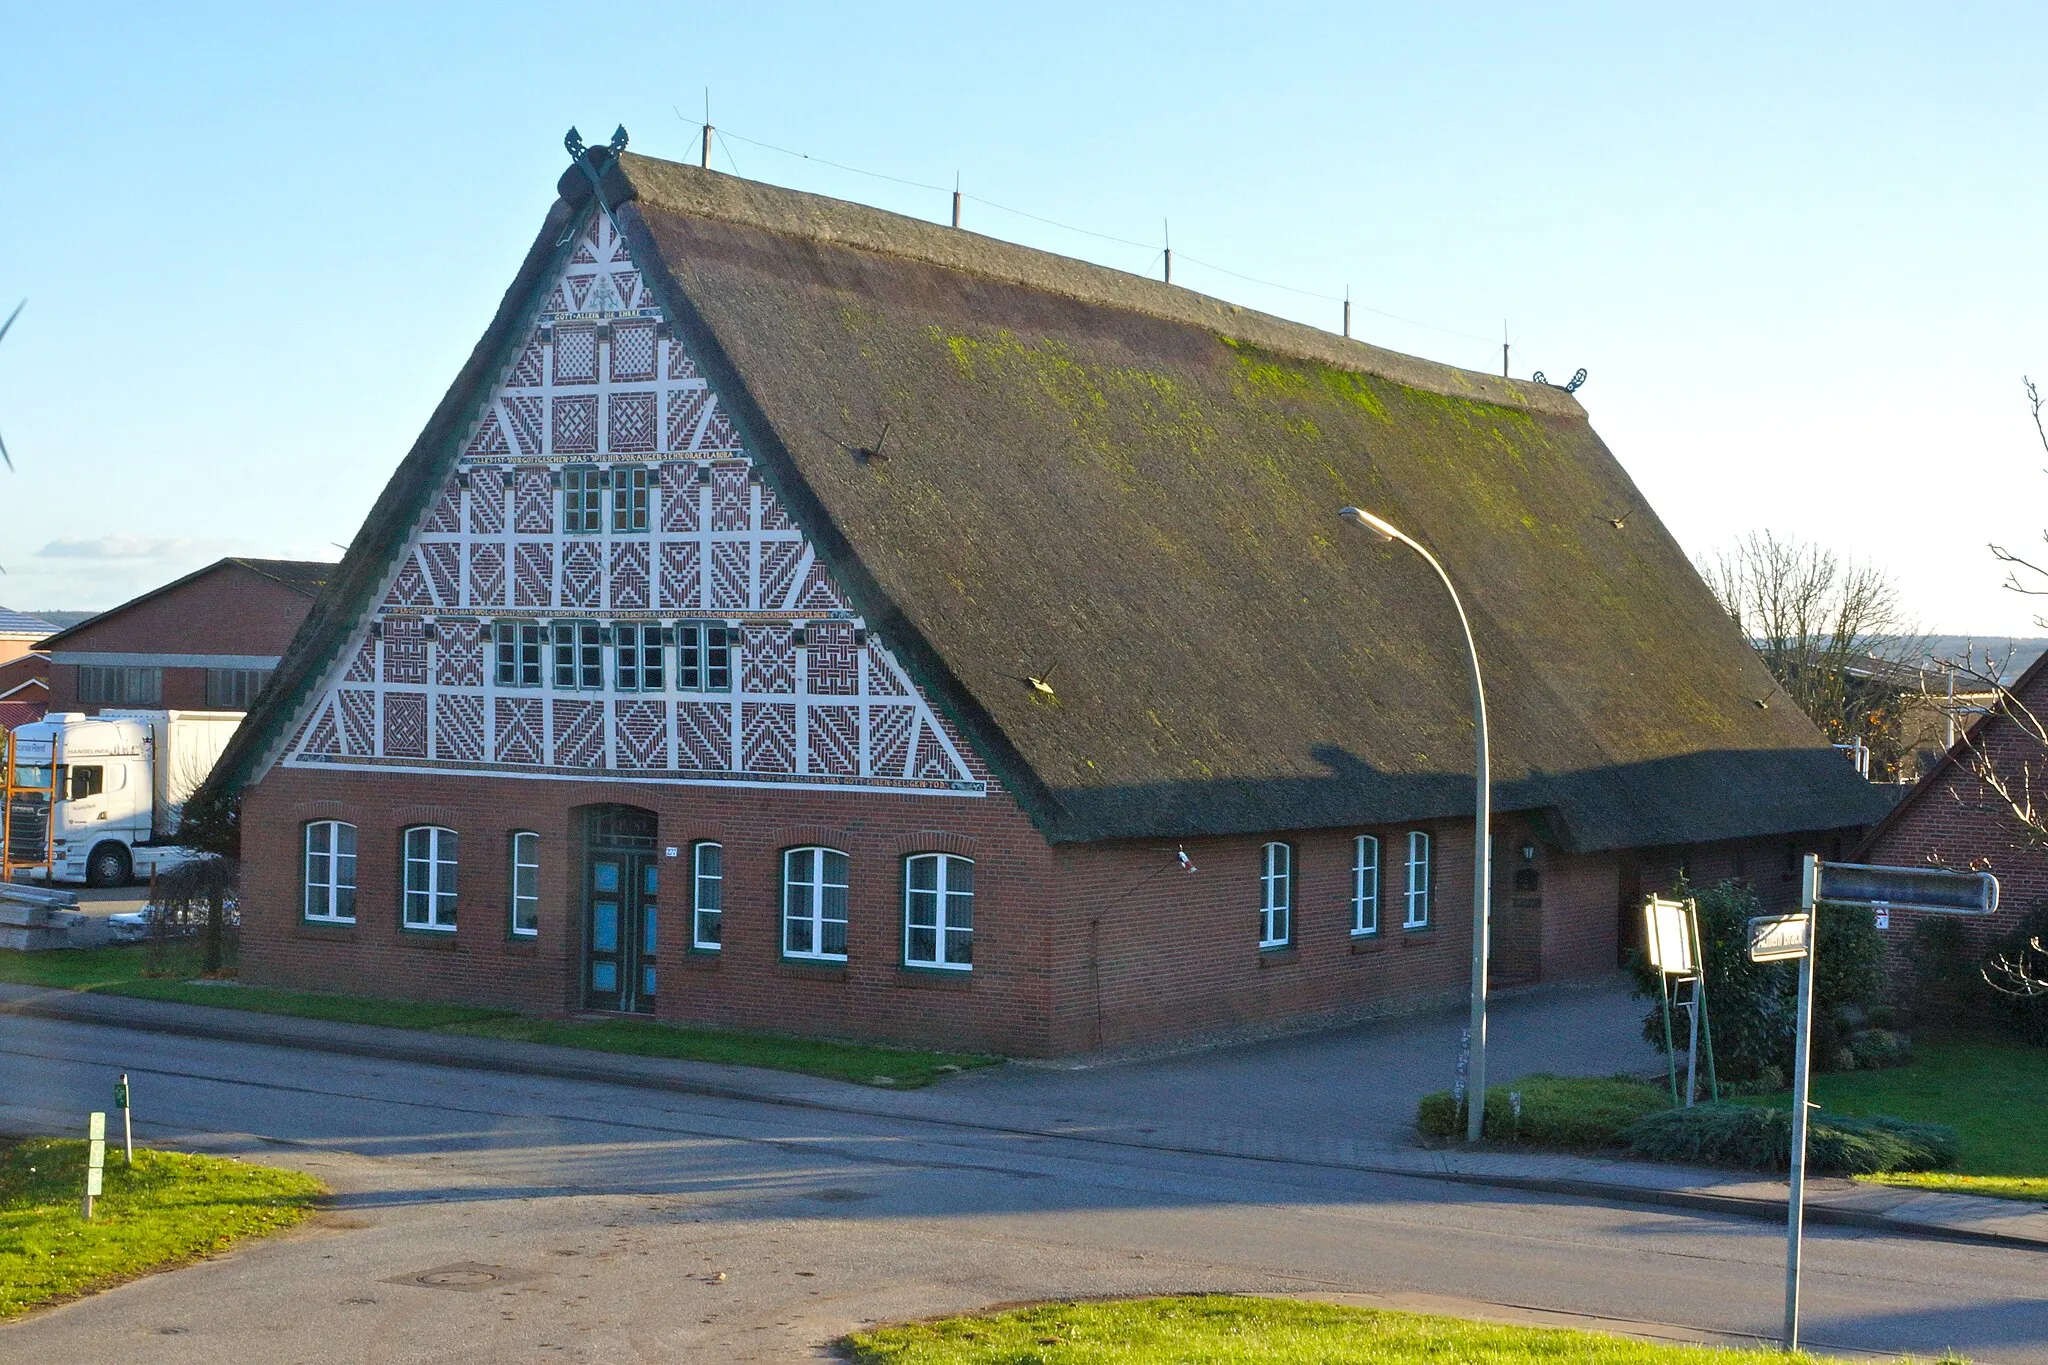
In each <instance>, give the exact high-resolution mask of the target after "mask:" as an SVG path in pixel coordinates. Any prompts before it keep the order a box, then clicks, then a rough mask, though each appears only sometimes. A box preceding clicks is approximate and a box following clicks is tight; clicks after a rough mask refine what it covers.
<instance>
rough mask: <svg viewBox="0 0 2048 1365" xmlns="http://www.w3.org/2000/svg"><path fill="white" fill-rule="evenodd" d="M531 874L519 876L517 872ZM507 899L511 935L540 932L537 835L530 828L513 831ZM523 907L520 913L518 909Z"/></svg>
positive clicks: (526, 934)
mask: <svg viewBox="0 0 2048 1365" xmlns="http://www.w3.org/2000/svg"><path fill="white" fill-rule="evenodd" d="M522 872H524V873H528V874H530V875H528V876H526V877H521V876H520V875H519V874H520V873H522ZM507 890H508V891H509V893H510V894H509V895H507V896H506V901H507V902H508V903H509V905H510V907H511V916H512V921H511V927H512V935H513V937H514V938H537V937H539V935H540V835H538V834H536V833H534V832H533V831H532V830H530V829H515V830H513V831H512V880H511V881H510V882H509V883H508V884H507ZM522 911H524V913H523V914H522V913H521V912H522Z"/></svg>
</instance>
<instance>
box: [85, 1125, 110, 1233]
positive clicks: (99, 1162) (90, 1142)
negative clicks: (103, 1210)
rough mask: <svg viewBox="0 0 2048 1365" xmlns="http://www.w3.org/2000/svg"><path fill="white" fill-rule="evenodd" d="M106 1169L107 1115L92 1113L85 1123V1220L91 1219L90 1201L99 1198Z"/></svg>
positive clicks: (89, 1220)
mask: <svg viewBox="0 0 2048 1365" xmlns="http://www.w3.org/2000/svg"><path fill="white" fill-rule="evenodd" d="M106 1169H107V1116H106V1115H105V1114H97V1113H96V1114H94V1115H93V1116H92V1117H91V1118H90V1119H88V1120H87V1121H86V1125H85V1208H84V1210H83V1212H84V1215H85V1220H86V1221H87V1222H91V1221H92V1201H93V1200H95V1199H97V1198H99V1193H100V1182H101V1180H102V1179H103V1178H104V1176H105V1173H106Z"/></svg>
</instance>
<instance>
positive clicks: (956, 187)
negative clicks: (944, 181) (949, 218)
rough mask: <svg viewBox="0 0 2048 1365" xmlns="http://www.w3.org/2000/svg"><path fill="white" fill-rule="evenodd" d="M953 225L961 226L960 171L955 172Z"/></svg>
mask: <svg viewBox="0 0 2048 1365" xmlns="http://www.w3.org/2000/svg"><path fill="white" fill-rule="evenodd" d="M953 226H954V227H959V226H960V172H958V171H955V172H953Z"/></svg>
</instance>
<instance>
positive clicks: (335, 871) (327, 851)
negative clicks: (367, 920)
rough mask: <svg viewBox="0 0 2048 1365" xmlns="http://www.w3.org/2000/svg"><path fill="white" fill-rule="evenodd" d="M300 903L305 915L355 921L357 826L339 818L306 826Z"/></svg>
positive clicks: (336, 921) (339, 921)
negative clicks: (344, 822) (343, 821)
mask: <svg viewBox="0 0 2048 1365" xmlns="http://www.w3.org/2000/svg"><path fill="white" fill-rule="evenodd" d="M302 881H303V883H304V885H303V886H302V888H301V895H300V897H299V903H300V905H301V907H302V908H303V911H304V914H305V916H306V918H307V919H310V920H319V921H321V922H322V923H326V924H354V923H355V922H356V827H355V826H354V825H347V824H343V823H342V822H341V821H339V820H314V821H312V822H311V823H309V824H308V825H307V826H306V860H305V875H304V877H303V878H302Z"/></svg>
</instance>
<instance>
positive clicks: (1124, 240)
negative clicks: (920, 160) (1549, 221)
mask: <svg viewBox="0 0 2048 1365" xmlns="http://www.w3.org/2000/svg"><path fill="white" fill-rule="evenodd" d="M669 107H670V108H671V109H674V108H675V106H674V105H670V106H669ZM675 113H676V117H677V118H678V119H681V120H682V121H683V123H684V124H686V125H688V126H690V127H693V128H702V127H703V126H704V125H703V124H702V123H700V122H698V121H697V120H695V119H689V118H683V111H682V110H680V109H676V111H675ZM713 136H714V137H716V138H717V139H718V140H719V141H721V142H724V141H726V140H727V139H731V140H732V141H735V142H744V143H746V144H747V145H748V146H750V147H759V148H761V149H762V150H764V151H770V152H776V153H778V154H780V155H782V156H791V157H795V158H796V159H797V160H799V161H810V162H815V163H816V164H818V165H820V166H830V167H831V168H832V169H833V170H835V171H845V172H847V173H848V174H850V175H864V176H867V177H868V178H869V179H871V180H886V181H888V182H889V183H890V184H892V185H907V186H909V187H910V188H911V189H915V190H930V191H931V192H932V193H934V194H953V193H958V191H957V190H949V189H947V188H946V187H945V186H944V185H932V184H927V183H926V182H924V181H922V180H911V179H908V178H906V177H904V176H900V175H887V174H884V173H883V172H881V171H870V170H866V169H864V168H862V167H860V166H849V165H847V164H846V163H845V162H843V161H833V160H830V159H828V158H826V157H822V156H813V155H812V154H811V153H809V152H799V151H796V150H794V149H792V148H789V147H778V146H776V145H775V144H774V143H772V142H763V141H761V140H760V139H758V138H751V137H745V136H743V135H741V134H739V133H733V132H728V131H726V130H725V129H723V128H720V129H718V130H717V131H716V132H715V133H714V134H713ZM725 159H726V160H727V161H728V162H731V164H732V168H733V173H734V174H739V163H738V162H737V161H734V160H733V155H732V148H731V147H730V146H728V147H727V148H726V149H725ZM960 197H961V198H962V199H965V200H968V201H970V202H972V203H976V204H980V205H981V206H982V207H983V208H991V209H995V210H996V211H997V212H999V213H1008V214H1014V215H1015V216H1017V217H1019V218H1028V219H1030V220H1031V221H1032V222H1034V223H1043V224H1044V225H1045V226H1047V227H1052V228H1058V229H1059V230H1060V231H1062V232H1076V233H1079V234H1080V235H1081V236H1083V237H1093V238H1095V239H1096V240H1097V241H1102V242H1115V243H1116V244H1117V245H1118V246H1129V247H1136V248H1138V249H1139V250H1141V251H1150V252H1152V259H1151V262H1150V263H1149V264H1148V265H1147V266H1146V269H1147V270H1149V269H1151V266H1152V265H1156V264H1158V262H1159V259H1160V252H1159V250H1158V248H1157V247H1155V246H1154V245H1153V244H1152V243H1151V242H1136V241H1132V240H1131V239H1130V238H1129V237H1118V236H1115V235H1114V234H1112V233H1107V232H1097V231H1095V230H1094V229H1093V228H1084V227H1076V226H1074V224H1072V223H1062V222H1060V221H1059V220H1058V219H1056V218H1047V217H1045V216H1044V215H1042V214H1037V213H1031V212H1028V211H1026V210H1024V209H1019V208H1011V207H1010V206H1009V205H1008V204H998V203H997V202H996V201H995V200H993V199H984V198H982V197H981V196H980V195H978V194H965V193H961V194H960ZM1181 259H1182V260H1183V261H1185V262H1187V263H1188V264H1189V265H1196V266H1200V267H1201V268H1202V269H1204V270H1213V271H1215V272H1216V273H1217V274H1219V275H1228V276H1229V277H1230V278H1231V279H1234V280H1243V281H1244V282H1245V283H1246V284H1256V285H1258V286H1260V287H1261V288H1265V289H1279V290H1284V291H1285V292H1287V293H1289V294H1299V295H1301V296H1302V297H1303V298H1309V299H1320V300H1322V301H1323V302H1325V303H1344V302H1347V300H1346V299H1345V298H1344V297H1343V296H1342V295H1339V294H1325V293H1323V292H1321V291H1320V290H1315V289H1303V288H1300V287H1299V286H1297V285H1292V284H1281V283H1280V282H1279V281H1278V280H1262V279H1260V278H1259V277H1258V276H1256V275H1247V274H1245V273H1243V272H1242V271H1237V270H1232V269H1230V268H1228V267H1227V266H1220V265H1214V264H1212V263H1210V262H1208V261H1204V260H1200V259H1198V258H1196V257H1194V256H1188V255H1185V254H1183V255H1182V256H1181ZM1350 302H1351V304H1352V307H1354V308H1356V309H1357V310H1359V311H1360V312H1364V313H1371V314H1372V315H1373V316H1374V317H1382V318H1386V319H1387V320H1388V321H1390V322H1398V323H1401V324H1402V325H1404V326H1407V327H1420V328H1422V329H1423V330H1424V331H1426V332H1437V333H1440V334H1441V335H1444V336H1450V337H1458V338H1460V339H1461V340H1465V341H1477V342H1481V343H1483V344H1485V345H1488V346H1491V345H1493V344H1494V342H1493V338H1492V337H1483V336H1479V335H1477V334H1476V333H1473V332H1461V331H1459V330H1458V329H1457V328H1455V327H1439V326H1437V325H1435V324H1434V323H1429V322H1422V321H1419V320H1417V319H1415V318H1410V317H1403V316H1401V315H1400V314H1399V313H1389V312H1387V311H1386V310H1385V309H1384V308H1374V307H1373V306H1371V305H1370V304H1364V303H1358V302H1356V301H1355V300H1352V301H1350Z"/></svg>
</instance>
